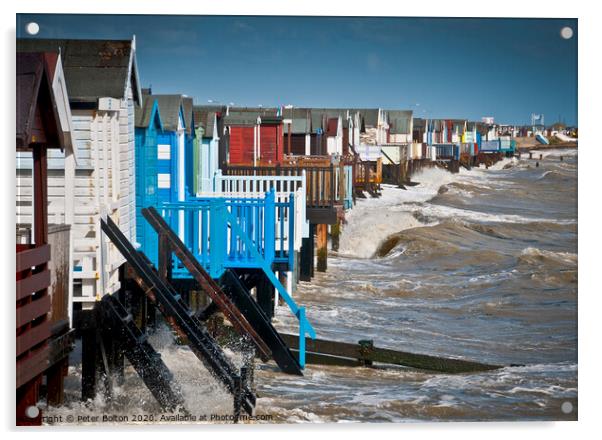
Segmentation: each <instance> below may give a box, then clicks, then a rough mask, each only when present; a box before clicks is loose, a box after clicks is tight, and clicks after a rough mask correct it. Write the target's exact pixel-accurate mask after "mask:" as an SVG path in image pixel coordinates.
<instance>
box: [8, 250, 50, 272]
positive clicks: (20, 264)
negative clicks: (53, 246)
mask: <svg viewBox="0 0 602 440" xmlns="http://www.w3.org/2000/svg"><path fill="white" fill-rule="evenodd" d="M49 260H50V245H47V244H44V245H42V246H37V247H35V248H31V249H28V250H25V251H21V252H18V253H17V261H16V271H17V272H21V271H23V270H26V269H31V268H32V267H34V266H38V265H40V264H42V263H46V262H48V261H49Z"/></svg>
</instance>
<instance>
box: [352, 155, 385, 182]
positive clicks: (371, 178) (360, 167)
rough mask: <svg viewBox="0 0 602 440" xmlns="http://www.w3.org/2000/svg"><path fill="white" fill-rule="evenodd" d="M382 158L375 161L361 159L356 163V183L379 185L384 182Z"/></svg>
mask: <svg viewBox="0 0 602 440" xmlns="http://www.w3.org/2000/svg"><path fill="white" fill-rule="evenodd" d="M382 165H383V163H382V159H378V160H375V161H360V162H357V164H356V167H357V169H356V172H355V185H356V186H360V187H363V186H365V185H366V184H376V185H379V184H381V183H382V182H383V167H382Z"/></svg>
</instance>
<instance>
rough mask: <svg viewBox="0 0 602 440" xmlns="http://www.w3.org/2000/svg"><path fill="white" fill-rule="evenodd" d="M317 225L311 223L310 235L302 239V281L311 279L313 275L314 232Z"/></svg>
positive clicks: (300, 274)
mask: <svg viewBox="0 0 602 440" xmlns="http://www.w3.org/2000/svg"><path fill="white" fill-rule="evenodd" d="M315 230H316V225H314V224H313V223H310V225H309V237H307V238H303V239H302V240H301V255H300V257H301V258H300V259H301V262H300V273H299V279H300V280H301V281H311V277H312V276H313V272H314V270H313V267H314V234H315Z"/></svg>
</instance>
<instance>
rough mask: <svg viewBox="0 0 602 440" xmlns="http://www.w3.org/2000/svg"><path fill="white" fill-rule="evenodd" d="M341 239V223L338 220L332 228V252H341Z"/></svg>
mask: <svg viewBox="0 0 602 440" xmlns="http://www.w3.org/2000/svg"><path fill="white" fill-rule="evenodd" d="M340 237H341V221H340V220H337V222H336V223H335V224H334V225H332V226H331V227H330V240H331V246H332V250H333V251H335V252H338V250H339V239H340Z"/></svg>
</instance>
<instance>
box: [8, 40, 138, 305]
mask: <svg viewBox="0 0 602 440" xmlns="http://www.w3.org/2000/svg"><path fill="white" fill-rule="evenodd" d="M17 51H20V52H40V51H43V52H55V53H56V52H58V53H60V55H61V58H62V61H63V68H64V74H65V75H64V78H65V82H66V90H67V92H68V99H69V105H70V109H71V119H72V126H73V131H72V137H73V143H74V145H73V146H74V148H73V153H74V154H73V155H69V154H67V155H65V153H64V152H60V151H57V152H56V153H54V154H49V158H48V200H49V206H48V219H49V223H58V224H69V225H71V237H72V239H71V240H72V243H71V247H72V252H71V253H72V266H71V270H70V278H71V279H72V294H71V298H72V300H71V302H72V304H73V303H79V304H81V308H83V309H87V308H90V307H92V306H93V303H94V302H95V301H96V300H98V299H99V298H100V297H101V296H102V295H105V294H110V293H114V292H116V291H117V290H118V289H119V288H120V280H119V269H120V267H121V266H122V265H123V263H124V261H125V260H124V258H123V257H122V256H121V254H120V253H119V252H118V251H117V249H116V248H115V247H114V246H113V244H112V243H110V242H109V241H108V239H106V237H103V234H102V233H101V229H100V217H101V215H105V214H106V215H109V216H111V218H112V219H113V220H114V221H115V222H116V223H117V224H118V225H119V227H120V229H121V230H122V231H123V233H124V234H125V236H126V237H127V238H128V239H129V240H130V241H132V242H134V241H135V240H136V209H135V202H136V201H135V163H134V160H135V159H134V147H135V143H134V108H135V105H136V104H138V105H140V102H141V99H140V98H141V93H140V89H139V80H138V72H137V67H136V45H135V38H133V39H132V40H125V41H105V40H44V39H20V40H18V41H17ZM17 168H18V169H17V192H18V193H19V192H21V193H22V194H23V195H24V196H23V197H24V198H26V197H27V196H26V194H27V192H26V191H25V190H24V189H25V188H27V187H28V185H31V162H28V161H27V159H26V158H18V160H17ZM20 189H23V190H22V191H20ZM17 203H18V204H19V203H21V204H27V201H26V200H21V201H20V200H18V201H17ZM28 215H29V216H30V215H31V210H30V211H29V212H28V211H27V210H20V216H21V217H20V218H17V224H19V223H27V220H28V219H27V216H28ZM72 304H71V305H70V306H72ZM76 307H77V308H79V307H80V306H76ZM71 308H72V307H70V309H71Z"/></svg>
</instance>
